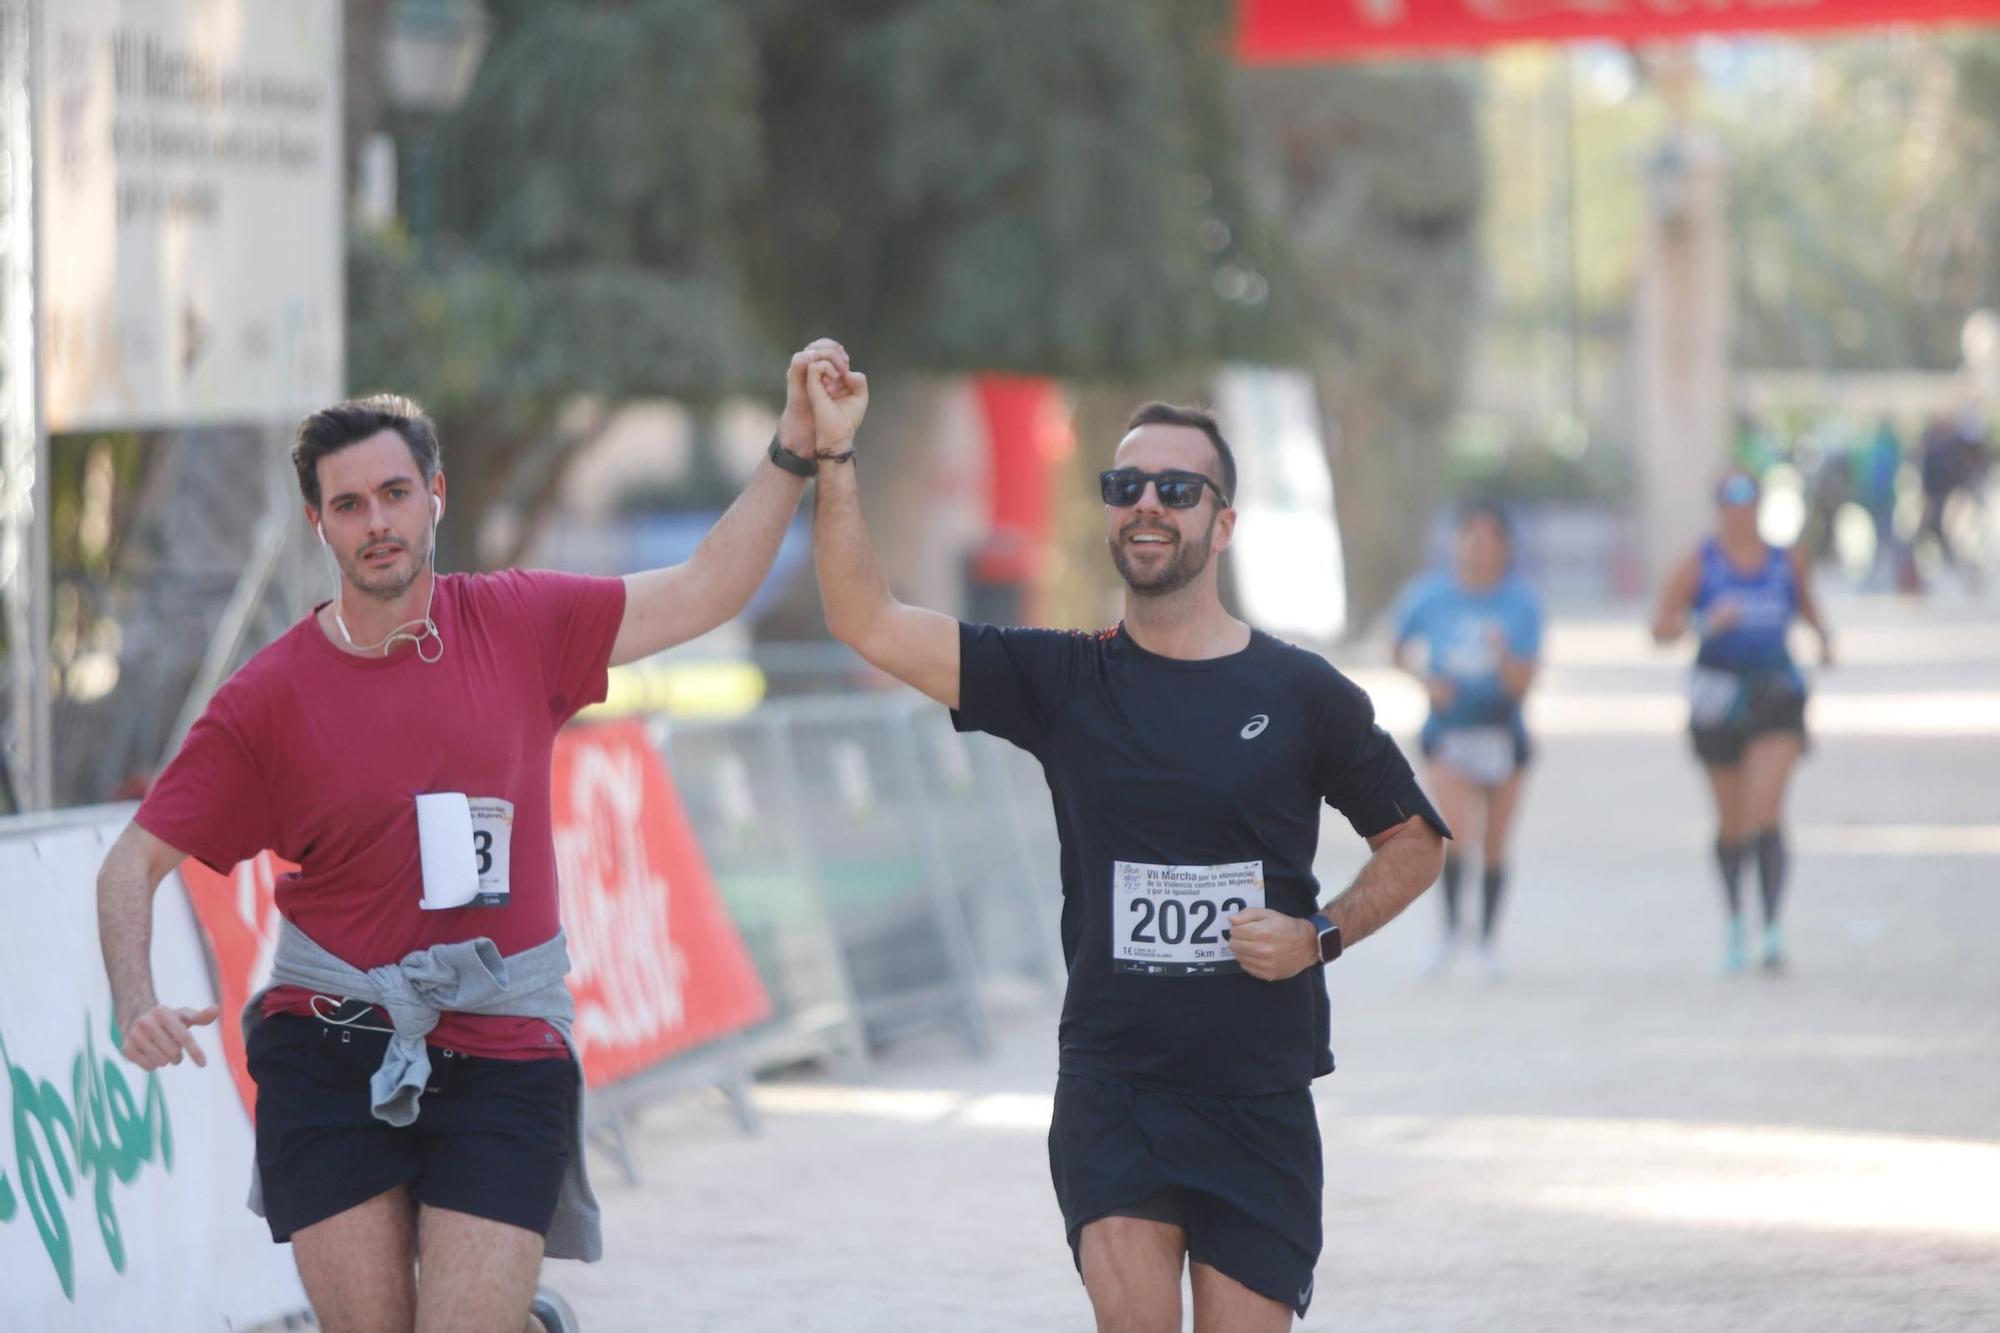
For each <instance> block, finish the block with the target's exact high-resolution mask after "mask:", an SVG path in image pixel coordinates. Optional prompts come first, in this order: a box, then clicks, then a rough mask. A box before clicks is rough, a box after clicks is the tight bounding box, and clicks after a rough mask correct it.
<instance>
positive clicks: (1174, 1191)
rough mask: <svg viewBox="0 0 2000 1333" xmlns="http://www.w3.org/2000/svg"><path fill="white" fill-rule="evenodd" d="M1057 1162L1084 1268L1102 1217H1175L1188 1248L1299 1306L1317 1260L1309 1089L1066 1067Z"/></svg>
mask: <svg viewBox="0 0 2000 1333" xmlns="http://www.w3.org/2000/svg"><path fill="white" fill-rule="evenodd" d="M1049 1173H1050V1175H1051V1176H1053V1177H1054V1180H1055V1187H1056V1202H1057V1204H1058V1205H1060V1207H1061V1208H1062V1214H1063V1225H1064V1227H1065V1228H1066V1229H1067V1230H1068V1232H1069V1246H1070V1254H1071V1256H1072V1257H1073V1258H1075V1260H1076V1262H1077V1268H1078V1271H1079V1272H1081V1271H1082V1267H1083V1257H1082V1251H1081V1249H1080V1248H1079V1242H1080V1240H1081V1237H1082V1233H1083V1228H1084V1227H1085V1226H1086V1225H1088V1224H1089V1223H1091V1222H1094V1221H1096V1220H1097V1219H1098V1218H1100V1217H1143V1218H1148V1219H1150V1220H1153V1221H1163V1222H1171V1223H1173V1224H1174V1225H1176V1226H1179V1227H1180V1228H1181V1229H1182V1230H1183V1231H1185V1232H1186V1233H1187V1247H1188V1257H1189V1258H1190V1259H1191V1260H1193V1261H1194V1262H1196V1263H1203V1264H1207V1265H1208V1266H1209V1267H1211V1268H1214V1269H1216V1270H1217V1271H1219V1272H1221V1273H1224V1274H1226V1275H1228V1276H1229V1277H1232V1278H1234V1279H1235V1280H1236V1281H1238V1282H1241V1283H1242V1284H1243V1285H1244V1286H1246V1287H1248V1288H1250V1290H1252V1291H1254V1292H1257V1293H1258V1294H1259V1295H1262V1296H1267V1297H1269V1298H1270V1299H1272V1300H1274V1301H1277V1302H1279V1303H1281V1304H1283V1305H1288V1306H1290V1307H1291V1308H1292V1309H1293V1310H1294V1311H1296V1312H1297V1313H1298V1314H1300V1315H1304V1314H1305V1312H1306V1307H1307V1306H1308V1305H1310V1304H1311V1303H1312V1290H1313V1267H1314V1265H1315V1264H1317V1263H1318V1262H1319V1250H1320V1198H1321V1186H1322V1181H1323V1178H1324V1177H1323V1173H1322V1167H1321V1162H1320V1143H1319V1120H1318V1118H1317V1116H1316V1115H1315V1114H1314V1110H1313V1100H1312V1094H1311V1093H1310V1092H1309V1091H1307V1090H1306V1089H1303V1088H1301V1089H1298V1090H1297V1091H1293V1092H1278V1093H1270V1094H1266V1095H1263V1096H1254V1097H1230V1096H1222V1095H1214V1094H1207V1093H1179V1092H1149V1091H1145V1090H1143V1089H1139V1088H1129V1087H1125V1086H1123V1085H1122V1084H1116V1083H1102V1082H1099V1081H1098V1080H1096V1079H1089V1078H1080V1077H1077V1076H1076V1075H1073V1074H1064V1075H1063V1076H1061V1077H1060V1078H1059V1079H1057V1080H1056V1100H1055V1116H1054V1119H1053V1121H1052V1122H1051V1124H1050V1126H1049Z"/></svg>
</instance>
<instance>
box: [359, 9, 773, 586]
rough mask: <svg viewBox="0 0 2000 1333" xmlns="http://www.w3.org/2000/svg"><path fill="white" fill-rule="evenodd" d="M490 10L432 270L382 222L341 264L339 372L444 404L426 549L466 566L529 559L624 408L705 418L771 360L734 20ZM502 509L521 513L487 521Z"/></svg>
mask: <svg viewBox="0 0 2000 1333" xmlns="http://www.w3.org/2000/svg"><path fill="white" fill-rule="evenodd" d="M490 8H491V10H492V16H493V19H494V33H493V41H492V46H491V48H490V50H489V53H488V55H487V57H486V60H485V63H484V64H483V66H482V67H481V69H480V72H479V77H478V79H477V81H476V82H475V83H474V86H473V88H472V91H471V92H470V94H469V95H468V96H467V98H466V102H465V104H464V106H463V107H461V108H460V109H459V111H458V112H456V113H455V114H454V115H453V116H452V117H451V118H450V120H449V121H448V122H447V124H446V125H445V126H444V128H443V131H442V154H441V156H442V159H443V162H444V168H443V169H444V173H445V179H444V181H443V182H442V184H443V187H444V206H443V216H442V227H443V231H444V234H443V235H442V236H441V237H440V238H439V242H438V244H437V247H436V256H435V258H434V260H433V261H432V262H431V263H430V265H429V266H428V267H426V266H424V265H422V264H420V263H419V262H418V259H417V256H416V255H415V253H414V252H413V249H412V247H411V246H410V245H409V244H408V241H407V238H405V237H402V236H400V235H396V234H390V235H384V236H373V237H360V238H357V240H356V242H355V244H354V246H353V248H352V250H351V252H350V264H349V268H350V278H349V299H350V352H349V356H350V376H349V378H350V380H351V382H352V383H353V384H354V385H355V387H356V389H357V390H358V391H366V390H371V389H379V388H389V387H394V388H398V389H402V390H404V391H407V392H410V393H412V394H414V395H416V396H417V397H419V398H420V399H422V400H423V401H424V402H425V404H426V406H428V407H429V408H430V409H431V411H432V412H433V414H434V415H435V416H436V417H437V419H438V424H439V429H440V432H441V434H442V436H443V439H444V442H445V447H446V451H447V460H448V465H449V467H450V472H451V482H452V508H453V514H452V518H453V520H454V521H453V522H452V523H451V524H449V525H447V526H446V528H445V529H443V530H442V532H441V534H440V540H441V541H442V542H443V543H444V547H445V557H446V561H447V563H448V564H452V565H456V566H458V567H460V568H465V567H477V566H480V565H505V564H511V563H513V562H514V561H515V560H516V559H518V558H519V556H520V554H521V552H522V550H523V549H524V548H525V546H526V545H527V544H528V542H529V541H530V540H531V539H532V537H533V535H534V533H535V531H536V530H537V528H538V526H539V523H540V520H541V518H542V516H543V515H544V514H545V513H546V511H547V509H548V507H549V506H550V505H551V504H552V503H553V501H554V499H555V497H556V496H557V494H558V493H559V489H560V488H559V484H558V483H559V482H560V479H561V475H562V472H563V470H564V469H565V468H566V466H567V465H568V464H569V462H570V461H572V460H574V459H575V458H576V457H578V456H579V455H580V454H581V453H582V452H583V450H584V449H585V448H586V447H587V446H588V444H589V443H590V442H591V440H592V439H594V438H595V436H596V434H597V433H598V432H599V431H601V430H602V429H603V428H604V427H605V426H606V425H608V424H609V421H610V417H611V408H612V407H613V406H615V404H617V403H618V402H619V401H621V400H625V399H629V398H633V397H643V396H652V397H674V398H679V399H682V400H684V401H687V402H689V403H691V404H693V405H694V406H696V408H697V409H699V408H701V407H703V406H706V405H708V404H712V403H713V402H715V401H716V400H717V399H719V398H721V397H723V396H725V395H728V394H732V393H737V392H742V391H744V390H745V389H748V388H751V387H753V386H754V387H760V388H767V389H768V388H769V387H770V384H771V382H772V381H773V380H774V379H776V378H777V373H778V372H779V371H780V370H781V367H782V360H781V355H780V353H779V352H778V351H777V349H776V347H775V345H774V344H772V343H771V342H769V341H768V340H767V339H766V338H765V337H764V336H763V335H762V333H761V332H760V330H759V329H758V327H757V325H756V323H755V322H754V321H753V320H752V318H751V317H750V311H751V309H752V306H751V303H750V301H749V299H748V293H747V291H746V287H747V276H746V270H745V266H744V262H743V261H744V256H743V253H742V247H741V244H740V241H739V237H740V235H741V229H740V225H739V224H740V221H741V218H742V217H743V216H744V215H745V214H746V213H747V212H749V211H750V209H751V208H752V206H753V203H754V199H755V194H754V191H755V189H756V187H757V185H758V183H759V177H760V172H761V161H760V152H761V145H760V135H759V128H758V116H757V108H756V103H755V94H756V90H757V64H756V61H757V48H756V45H755V40H754V32H753V30H752V29H751V28H750V27H749V26H748V25H747V23H746V22H745V21H744V20H743V18H742V17H741V15H740V14H739V12H738V11H737V10H736V9H734V8H733V7H730V6H721V5H711V4H706V3H702V2H701V0H646V2H645V3H637V4H610V3H591V2H589V0H562V2H560V3H544V2H542V0H534V2H533V3H529V2H527V0H501V2H500V3H495V4H493V5H491V6H490ZM579 402H581V403H582V404H584V405H585V408H586V410H583V411H581V412H579V411H576V410H574V409H575V407H576V405H577V404H578V403H579ZM500 510H505V511H511V512H509V514H508V516H509V517H511V518H512V520H513V521H511V522H505V523H492V522H489V518H490V517H491V516H493V515H494V514H495V512H496V511H500ZM482 538H483V539H484V541H483V542H482Z"/></svg>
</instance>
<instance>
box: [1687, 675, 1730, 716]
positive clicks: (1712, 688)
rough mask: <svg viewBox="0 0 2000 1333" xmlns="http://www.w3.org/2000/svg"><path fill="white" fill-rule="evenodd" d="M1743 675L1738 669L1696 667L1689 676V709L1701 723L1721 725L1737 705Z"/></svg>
mask: <svg viewBox="0 0 2000 1333" xmlns="http://www.w3.org/2000/svg"><path fill="white" fill-rule="evenodd" d="M1742 691H1743V678H1742V677H1740V676H1738V675H1737V674H1736V673H1735V672H1734V671H1717V670H1715V669H1714V668H1712V667H1696V668H1695V669H1694V671H1693V672H1692V673H1691V674H1690V675H1689V676H1688V712H1689V714H1690V716H1691V717H1692V719H1693V722H1694V724H1695V725H1696V726H1697V727H1713V726H1719V725H1721V724H1722V723H1723V722H1725V721H1727V720H1728V718H1729V715H1730V713H1731V712H1733V711H1734V710H1735V708H1736V700H1737V696H1738V695H1740V694H1741V693H1742Z"/></svg>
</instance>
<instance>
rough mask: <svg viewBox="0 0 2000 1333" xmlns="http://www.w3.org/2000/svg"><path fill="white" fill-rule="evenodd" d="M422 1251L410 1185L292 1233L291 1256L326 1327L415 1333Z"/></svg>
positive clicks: (344, 1331)
mask: <svg viewBox="0 0 2000 1333" xmlns="http://www.w3.org/2000/svg"><path fill="white" fill-rule="evenodd" d="M416 1255H417V1246H416V1212H415V1209H414V1207H413V1206H412V1205H411V1202H410V1188H409V1186H407V1185H398V1186H396V1188H394V1189H392V1190H389V1191H387V1192H386V1193H383V1194H378V1195H376V1196H375V1197H374V1198H372V1199H370V1200H368V1201H367V1202H366V1203H359V1204H356V1205H355V1206H354V1207H352V1208H349V1209H348V1210H347V1211H346V1212H344V1213H335V1214H334V1215H333V1216H332V1217H329V1218H327V1219H326V1220H325V1221H323V1222H315V1223H313V1224H312V1225H311V1226H309V1227H301V1228H300V1229H299V1230H297V1231H295V1232H293V1233H292V1259H293V1260H294V1262H296V1263H297V1264H298V1266H299V1280H300V1281H302V1282H304V1283H305V1287H306V1299H307V1300H309V1301H311V1302H312V1308H313V1315H314V1317H315V1318H317V1319H318V1320H319V1326H320V1328H321V1330H322V1331H323V1333H409V1328H410V1325H411V1323H412V1322H413V1321H414V1320H415V1318H416V1309H417V1272H416Z"/></svg>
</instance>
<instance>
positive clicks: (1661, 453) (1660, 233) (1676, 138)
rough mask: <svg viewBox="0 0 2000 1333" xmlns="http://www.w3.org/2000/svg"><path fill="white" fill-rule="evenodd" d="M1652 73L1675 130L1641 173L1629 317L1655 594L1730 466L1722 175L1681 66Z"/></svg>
mask: <svg viewBox="0 0 2000 1333" xmlns="http://www.w3.org/2000/svg"><path fill="white" fill-rule="evenodd" d="M1679 56H1680V58H1679V60H1678V61H1671V62H1670V64H1669V66H1668V67H1667V68H1666V69H1664V70H1663V71H1662V75H1663V77H1662V80H1661V82H1662V85H1663V89H1664V91H1666V93H1667V96H1668V99H1669V102H1670V104H1671V105H1672V106H1673V109H1674V112H1675V115H1674V128H1673V129H1672V130H1670V131H1669V132H1668V134H1667V136H1666V137H1665V138H1664V139H1663V140H1662V141H1661V143H1660V145H1659V146H1658V147H1657V148H1656V149H1655V150H1654V151H1653V153H1652V154H1651V155H1650V157H1649V158H1648V160H1647V162H1646V167H1645V172H1646V198H1647V209H1646V232H1645V238H1644V241H1643V249H1642V251H1641V259H1640V267H1639V290H1638V294H1637V301H1636V303H1635V309H1634V337H1633V350H1634V358H1635V362H1636V371H1637V373H1636V376H1635V381H1636V384H1635V387H1636V389H1637V402H1636V404H1635V407H1636V413H1635V417H1636V423H1635V424H1636V435H1635V439H1636V445H1637V454H1638V465H1639V466H1638V480H1639V519H1640V526H1641V530H1642V537H1641V541H1642V550H1643V554H1644V558H1645V562H1646V575H1647V578H1648V580H1649V581H1651V582H1652V583H1653V584H1655V585H1657V583H1658V581H1659V579H1660V578H1661V577H1662V576H1663V575H1664V574H1665V573H1666V571H1667V569H1668V567H1669V566H1670V565H1671V564H1672V562H1673V561H1674V560H1675V559H1676V558H1677V557H1678V556H1679V555H1680V554H1682V553H1683V552H1685V551H1686V550H1687V548H1688V546H1689V544H1690V543H1691V542H1693V541H1694V540H1695V539H1696V538H1697V537H1698V536H1699V535H1700V534H1701V533H1702V532H1704V531H1706V530H1707V528H1708V525H1709V523H1710V521H1711V513H1710V510H1711V505H1710V497H1711V495H1712V492H1713V488H1714V484H1715V477H1716V474H1717V472H1719V471H1720V470H1721V468H1722V467H1723V465H1724V463H1725V461H1726V460H1727V459H1728V457H1729V433H1730V427H1731V423H1730V415H1731V413H1730V383H1729V323H1730V320H1729V291H1730V288H1729V244H1730V241H1729V212H1728V168H1727V165H1726V163H1725V162H1724V161H1723V157H1722V152H1721V149H1720V148H1719V147H1718V146H1717V144H1716V142H1715V140H1714V139H1713V138H1712V137H1711V136H1709V135H1708V134H1706V133H1705V132H1703V131H1702V130H1701V129H1700V128H1698V127H1697V126H1695V125H1694V124H1692V123H1691V122H1692V117H1691V115H1690V114H1689V103H1690V101H1691V98H1692V94H1693V78H1694V75H1693V68H1692V62H1691V61H1690V60H1689V59H1688V58H1687V56H1686V54H1685V52H1684V51H1683V52H1681V53H1679Z"/></svg>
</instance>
